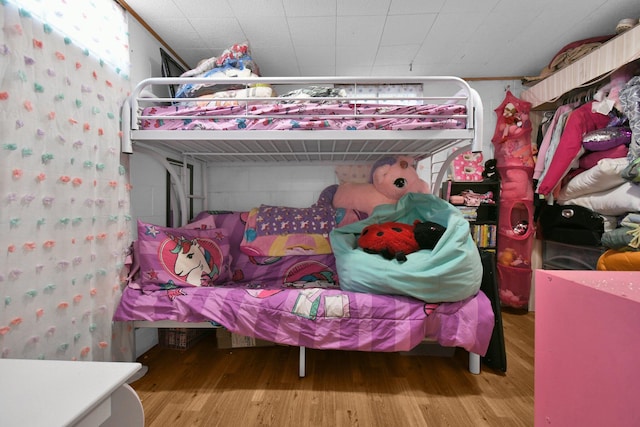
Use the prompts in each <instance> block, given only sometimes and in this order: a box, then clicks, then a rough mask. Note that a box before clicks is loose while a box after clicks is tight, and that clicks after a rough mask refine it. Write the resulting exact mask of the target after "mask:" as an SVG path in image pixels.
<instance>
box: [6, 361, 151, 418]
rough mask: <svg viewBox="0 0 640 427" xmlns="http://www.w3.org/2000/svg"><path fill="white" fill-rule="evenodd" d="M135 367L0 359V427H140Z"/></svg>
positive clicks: (132, 365) (103, 363)
mask: <svg viewBox="0 0 640 427" xmlns="http://www.w3.org/2000/svg"><path fill="white" fill-rule="evenodd" d="M140 367H141V365H140V364H139V363H121V362H72V361H60V360H23V359H0V426H3V427H14V426H15V427H26V426H28V427H39V426H43V427H58V426H78V427H84V426H92V427H96V426H120V427H129V426H131V427H134V426H135V427H143V426H144V412H143V410H142V404H141V403H140V399H139V398H138V395H137V394H136V392H135V391H134V390H133V389H132V388H131V387H130V386H129V385H128V384H127V383H126V381H127V380H128V379H129V378H130V377H131V376H132V375H133V374H134V373H136V372H137V371H138V370H139V369H140Z"/></svg>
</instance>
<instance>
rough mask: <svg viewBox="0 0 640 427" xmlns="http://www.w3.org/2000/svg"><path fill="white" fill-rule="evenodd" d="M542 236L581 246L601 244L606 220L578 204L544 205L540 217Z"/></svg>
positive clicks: (539, 223)
mask: <svg viewBox="0 0 640 427" xmlns="http://www.w3.org/2000/svg"><path fill="white" fill-rule="evenodd" d="M538 225H539V230H538V231H540V232H541V233H542V238H543V239H545V240H552V241H554V242H560V243H566V244H569V245H579V246H600V244H601V243H600V241H601V239H602V234H603V233H604V220H603V219H602V217H601V216H600V215H599V214H598V213H597V212H594V211H592V210H591V209H589V208H586V207H584V206H578V205H558V204H554V205H543V206H542V209H541V212H540V216H539V218H538Z"/></svg>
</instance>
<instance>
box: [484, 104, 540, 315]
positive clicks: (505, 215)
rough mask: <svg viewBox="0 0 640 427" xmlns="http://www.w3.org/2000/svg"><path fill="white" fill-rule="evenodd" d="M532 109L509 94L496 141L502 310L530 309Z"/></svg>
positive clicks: (498, 111)
mask: <svg viewBox="0 0 640 427" xmlns="http://www.w3.org/2000/svg"><path fill="white" fill-rule="evenodd" d="M530 110H531V104H530V103H528V102H526V101H523V100H521V99H519V98H517V97H515V96H513V94H512V93H511V92H510V91H507V94H506V97H505V99H504V101H503V102H502V104H500V106H498V108H496V109H495V110H494V111H495V112H496V115H497V116H498V123H497V125H496V130H495V133H494V135H493V138H492V139H491V142H493V145H494V157H495V159H496V164H497V167H498V171H499V172H500V178H501V187H500V210H499V218H498V241H497V251H498V253H497V263H498V265H497V273H498V274H497V276H498V277H497V279H498V289H499V295H500V302H501V303H502V305H505V306H508V307H514V308H528V305H529V293H530V292H531V278H532V269H531V252H532V248H533V239H534V233H535V230H534V226H533V197H534V194H533V168H534V165H535V163H534V158H533V150H532V147H531V121H530V119H529V111H530Z"/></svg>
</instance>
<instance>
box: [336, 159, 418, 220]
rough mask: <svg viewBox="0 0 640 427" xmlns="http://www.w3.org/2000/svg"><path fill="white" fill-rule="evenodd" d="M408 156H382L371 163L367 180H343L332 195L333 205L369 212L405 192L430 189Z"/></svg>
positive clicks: (392, 200) (393, 200)
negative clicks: (347, 181) (357, 181)
mask: <svg viewBox="0 0 640 427" xmlns="http://www.w3.org/2000/svg"><path fill="white" fill-rule="evenodd" d="M414 162H415V159H414V158H412V157H408V156H399V157H384V158H382V159H380V160H378V161H377V162H375V163H374V164H373V166H372V167H371V177H370V179H369V183H364V184H359V183H344V184H340V185H339V186H338V189H337V190H336V194H335V195H334V197H333V207H334V208H344V209H355V210H357V211H360V212H364V213H366V214H367V215H371V213H372V212H373V209H374V208H375V207H376V206H378V205H384V204H395V203H396V202H397V201H398V200H400V198H401V197H402V196H404V195H405V194H407V193H429V184H427V183H426V182H425V181H423V180H422V179H421V178H420V177H419V176H418V172H417V171H416V169H415V167H414V166H413V164H414Z"/></svg>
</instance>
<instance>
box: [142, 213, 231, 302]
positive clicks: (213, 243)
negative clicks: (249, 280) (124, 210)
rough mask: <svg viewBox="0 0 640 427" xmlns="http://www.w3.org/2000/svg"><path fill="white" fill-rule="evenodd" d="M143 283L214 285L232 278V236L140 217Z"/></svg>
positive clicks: (153, 286)
mask: <svg viewBox="0 0 640 427" xmlns="http://www.w3.org/2000/svg"><path fill="white" fill-rule="evenodd" d="M137 247H138V251H137V253H136V254H135V256H136V257H137V259H138V262H139V264H140V279H139V282H140V286H141V287H142V288H143V289H146V290H157V289H172V288H177V287H192V286H214V285H217V284H222V283H225V282H226V281H228V280H229V279H230V268H229V264H230V261H231V259H230V258H231V257H230V256H229V239H228V237H227V235H226V234H225V232H224V230H221V229H216V228H214V229H207V230H202V229H196V230H191V229H187V228H168V227H161V226H158V225H153V224H148V223H145V222H142V221H140V220H138V244H137Z"/></svg>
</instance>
